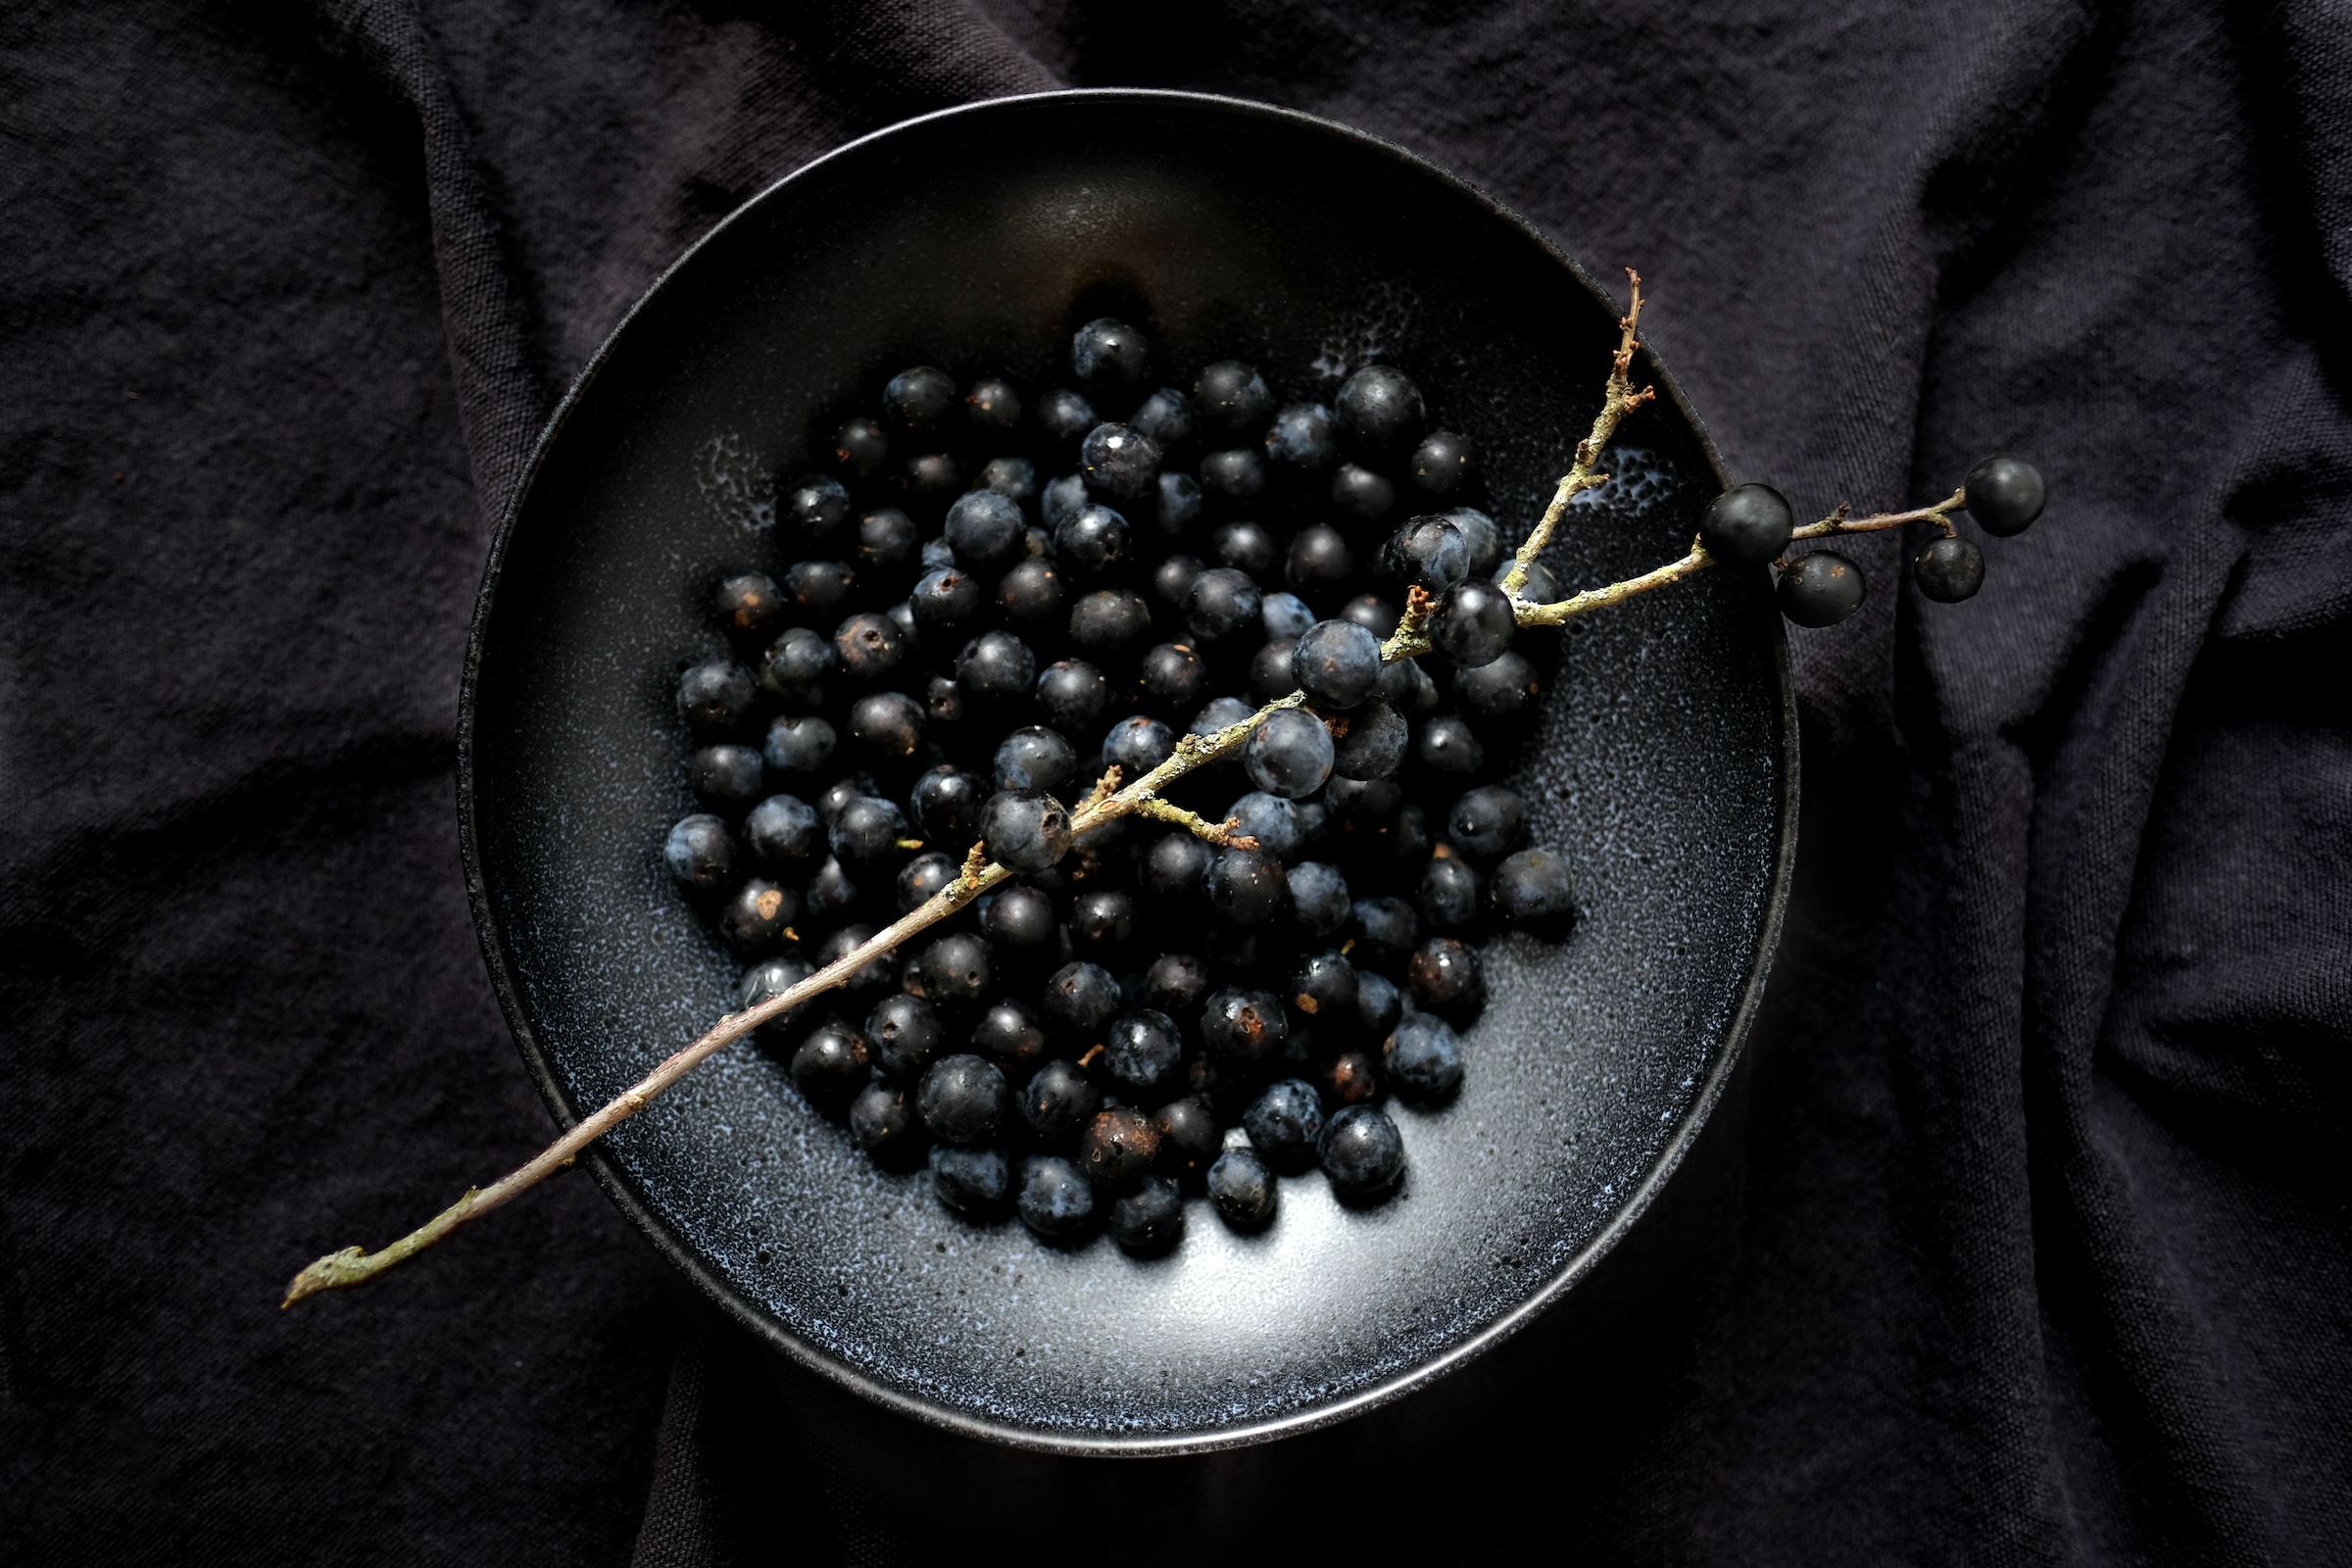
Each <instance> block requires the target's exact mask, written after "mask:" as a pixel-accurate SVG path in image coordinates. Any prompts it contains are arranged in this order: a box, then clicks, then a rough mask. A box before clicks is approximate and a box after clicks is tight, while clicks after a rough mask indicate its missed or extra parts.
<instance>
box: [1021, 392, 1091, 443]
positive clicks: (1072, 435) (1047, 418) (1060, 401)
mask: <svg viewBox="0 0 2352 1568" xmlns="http://www.w3.org/2000/svg"><path fill="white" fill-rule="evenodd" d="M1101 422H1102V421H1101V420H1100V419H1097V418H1096V417H1095V406H1094V405H1093V404H1092V403H1089V402H1088V401H1087V400H1086V397H1085V395H1084V394H1083V393H1078V392H1073V391H1071V390H1070V389H1069V388H1067V387H1055V388H1054V390H1053V391H1051V392H1049V393H1047V394H1046V395H1045V396H1044V397H1042V398H1039V399H1038V400H1037V426H1038V428H1039V429H1041V430H1043V431H1045V432H1046V434H1047V435H1048V436H1050V437H1051V438H1053V439H1054V440H1055V441H1083V440H1085V439H1086V432H1087V431H1089V430H1092V429H1093V428H1094V427H1095V426H1096V425H1098V424H1100V423H1101Z"/></svg>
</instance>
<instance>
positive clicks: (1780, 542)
mask: <svg viewBox="0 0 2352 1568" xmlns="http://www.w3.org/2000/svg"><path fill="white" fill-rule="evenodd" d="M1795 528H1796V514H1795V513H1794V512H1792V511H1790V510H1789V498H1788V497H1787V496H1784V495H1782V494H1781V493H1780V492H1779V491H1778V490H1775V489H1774V488H1773V487H1772V486H1770V485H1768V484H1736V485H1734V486H1732V488H1730V489H1729V490H1726V491H1725V492H1724V493H1723V494H1721V495H1719V496H1717V497H1716V498H1715V499H1714V500H1713V501H1711V502H1709V503H1708V505H1707V510H1706V512H1705V514H1704V515H1702V516H1700V518H1699V519H1698V537H1699V542H1700V543H1701V544H1704V545H1705V546H1706V547H1707V554H1708V555H1710V556H1713V557H1714V558H1715V559H1716V560H1718V561H1724V562H1729V563H1730V564H1733V565H1736V566H1760V565H1762V564H1764V563H1765V562H1767V561H1771V560H1774V559H1776V558H1777V557H1779V555H1780V553H1781V552H1782V551H1784V550H1786V549H1788V548H1789V535H1790V534H1791V533H1792V532H1794V531H1795Z"/></svg>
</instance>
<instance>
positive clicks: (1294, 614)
mask: <svg viewBox="0 0 2352 1568" xmlns="http://www.w3.org/2000/svg"><path fill="white" fill-rule="evenodd" d="M1257 623H1258V624H1259V625H1260V626H1263V627H1264V628H1265V630H1266V636H1267V637H1268V638H1269V639H1281V638H1288V639H1290V640H1291V641H1292V642H1294V643H1295V642H1297V641H1298V640H1299V638H1301V637H1303V636H1305V635H1306V634H1307V633H1308V632H1309V631H1310V630H1312V629H1313V628H1314V624H1315V613H1314V612H1313V611H1311V610H1309V609H1307V607H1306V601H1305V600H1303V599H1301V598H1299V596H1298V595H1297V594H1267V595H1266V596H1265V597H1264V598H1262V599H1261V600H1259V601H1258V607H1257ZM1284 689H1285V690H1286V691H1287V690H1289V688H1288V687H1285V688H1284Z"/></svg>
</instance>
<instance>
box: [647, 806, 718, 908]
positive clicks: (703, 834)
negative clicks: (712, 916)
mask: <svg viewBox="0 0 2352 1568" xmlns="http://www.w3.org/2000/svg"><path fill="white" fill-rule="evenodd" d="M662 863H663V864H665V865H667V866H668V867H669V874H670V876H671V877H672V878H674V879H675V880H676V882H677V884H678V886H680V887H682V888H684V889H686V890H687V891H688V892H690V893H711V892H715V891H717V890H718V889H719V888H720V887H722V886H724V885H725V883H726V880H727V878H728V876H729V875H730V874H731V873H732V872H733V871H734V869H735V837H734V835H733V834H731V833H729V832H728V831H727V824H726V823H724V822H722V821H720V820H719V819H718V818H717V817H715V816H710V815H707V814H697V815H694V816H688V817H681V818H680V819H679V820H678V823H677V825H676V826H674V827H672V828H671V829H670V830H669V838H668V840H667V842H665V843H664V844H663V845H662Z"/></svg>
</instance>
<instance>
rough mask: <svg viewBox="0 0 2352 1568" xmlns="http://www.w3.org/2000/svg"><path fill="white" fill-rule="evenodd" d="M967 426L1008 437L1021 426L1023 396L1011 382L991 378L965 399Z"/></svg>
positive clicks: (964, 408)
mask: <svg viewBox="0 0 2352 1568" xmlns="http://www.w3.org/2000/svg"><path fill="white" fill-rule="evenodd" d="M963 418H964V422H965V423H966V424H968V425H970V426H971V427H972V428H973V429H975V430H986V431H990V432H993V433H995V434H999V435H1002V434H1005V432H1007V431H1010V430H1013V429H1016V428H1018V427H1019V425H1020V422H1021V394H1020V392H1019V390H1018V389H1016V388H1015V387H1014V386H1013V384H1012V383H1011V382H1010V381H1007V380H1005V379H1003V378H1002V377H1000V376H989V377H986V378H985V379H982V380H978V381H974V382H973V383H972V387H971V390H970V391H968V392H966V393H964V395H963Z"/></svg>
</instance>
